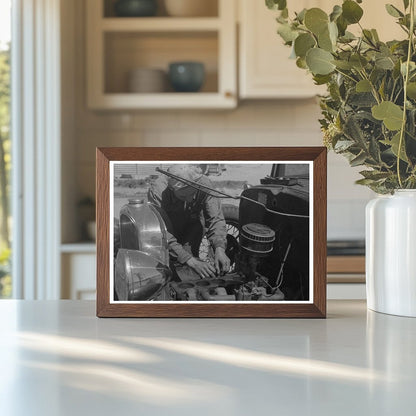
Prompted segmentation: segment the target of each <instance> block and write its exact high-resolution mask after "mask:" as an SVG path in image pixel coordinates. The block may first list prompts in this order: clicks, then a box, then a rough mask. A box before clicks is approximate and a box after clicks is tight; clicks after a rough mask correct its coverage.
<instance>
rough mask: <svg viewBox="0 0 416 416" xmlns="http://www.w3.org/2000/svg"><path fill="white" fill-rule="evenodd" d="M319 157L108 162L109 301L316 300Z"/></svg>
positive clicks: (262, 301) (295, 301) (249, 301)
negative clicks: (316, 160)
mask: <svg viewBox="0 0 416 416" xmlns="http://www.w3.org/2000/svg"><path fill="white" fill-rule="evenodd" d="M312 177H313V163H312V162H308V161H290V162H289V161H283V162H279V161H270V162H268V161H267V162H259V161H253V162H246V161H244V162H241V161H239V162H232V161H219V162H216V161H212V160H211V161H208V162H206V163H203V162H201V161H195V162H192V161H186V162H180V161H178V162H176V161H175V162H172V161H166V162H163V161H113V162H110V217H111V218H110V301H111V303H135V302H136V303H141V302H161V303H168V302H194V303H198V302H222V303H229V302H245V303H257V302H260V303H270V302H274V303H276V302H278V303H285V302H290V303H310V302H312V301H313V267H312V265H313V244H312V241H313V226H312V224H313V222H312V219H313V204H312V195H313V183H312V181H311V178H312Z"/></svg>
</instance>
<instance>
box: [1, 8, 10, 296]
mask: <svg viewBox="0 0 416 416" xmlns="http://www.w3.org/2000/svg"><path fill="white" fill-rule="evenodd" d="M10 8H11V1H10V0H0V298H9V297H11V293H12V282H11V271H10V253H11V252H10V243H11V242H10V225H11V216H10V168H11V157H10V148H11V142H10V43H11V30H10V27H11V13H10Z"/></svg>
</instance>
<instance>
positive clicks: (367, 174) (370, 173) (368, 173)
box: [360, 170, 391, 181]
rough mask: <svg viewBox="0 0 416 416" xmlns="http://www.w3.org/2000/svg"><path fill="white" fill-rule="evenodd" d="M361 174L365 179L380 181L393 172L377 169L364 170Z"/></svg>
mask: <svg viewBox="0 0 416 416" xmlns="http://www.w3.org/2000/svg"><path fill="white" fill-rule="evenodd" d="M360 175H362V176H364V178H365V179H372V180H373V181H378V180H380V179H386V178H388V177H389V176H390V175H391V173H390V172H379V171H377V170H362V171H361V172H360Z"/></svg>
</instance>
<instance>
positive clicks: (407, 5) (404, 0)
mask: <svg viewBox="0 0 416 416" xmlns="http://www.w3.org/2000/svg"><path fill="white" fill-rule="evenodd" d="M403 6H404V9H405V10H406V9H407V8H408V7H409V0H403Z"/></svg>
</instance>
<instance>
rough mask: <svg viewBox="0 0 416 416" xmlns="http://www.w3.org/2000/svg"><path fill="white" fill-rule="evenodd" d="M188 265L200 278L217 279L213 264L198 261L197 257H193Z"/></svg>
mask: <svg viewBox="0 0 416 416" xmlns="http://www.w3.org/2000/svg"><path fill="white" fill-rule="evenodd" d="M186 264H187V265H188V266H189V267H190V268H191V269H193V270H195V271H196V272H197V273H198V274H199V276H201V277H202V278H203V279H207V278H209V277H215V268H214V266H212V265H211V264H209V263H207V262H205V261H202V260H200V259H197V258H196V257H191V258H190V259H189V260H188V261H187V262H186Z"/></svg>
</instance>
